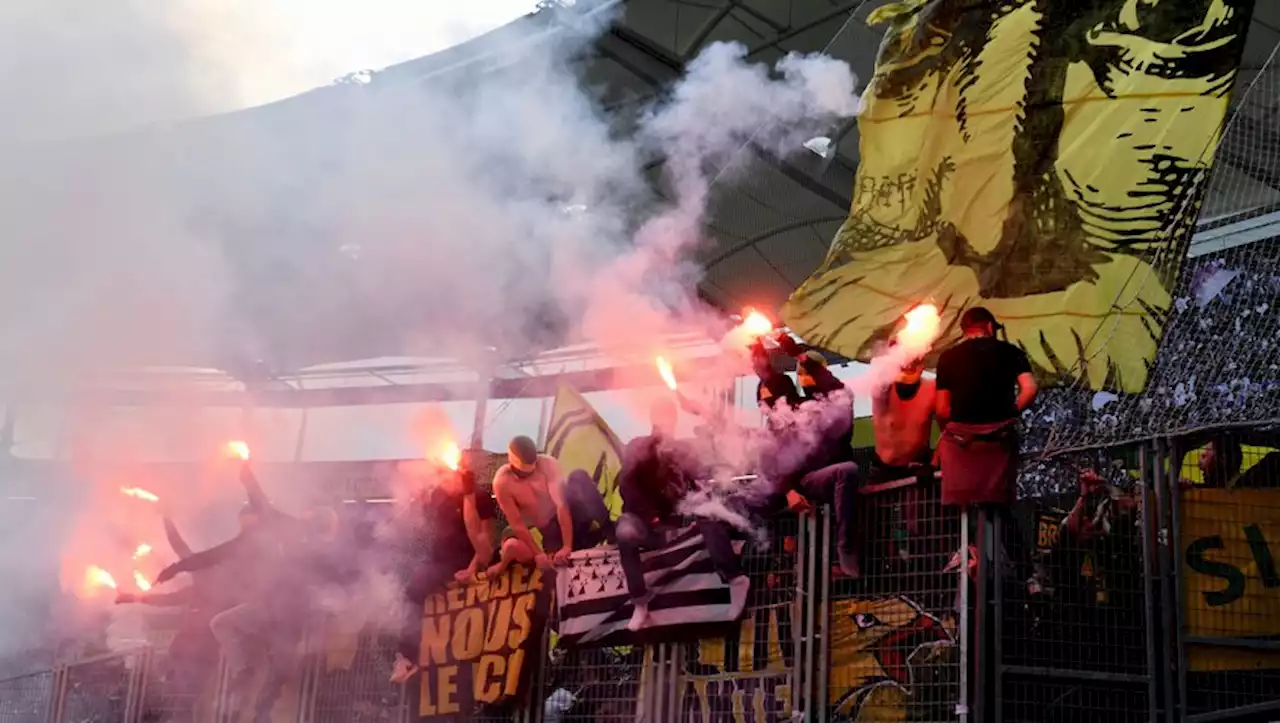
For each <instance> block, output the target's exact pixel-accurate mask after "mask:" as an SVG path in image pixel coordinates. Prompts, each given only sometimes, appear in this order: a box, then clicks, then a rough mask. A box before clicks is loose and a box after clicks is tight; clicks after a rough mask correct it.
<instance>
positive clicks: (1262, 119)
mask: <svg viewBox="0 0 1280 723" xmlns="http://www.w3.org/2000/svg"><path fill="white" fill-rule="evenodd" d="M883 4H885V0H843V1H842V0H623V2H622V5H623V12H622V16H621V19H620V21H619V22H617V23H616V24H614V25H613V26H612V27H611V28H610V29H609V30H608V32H607V33H605V34H604V35H603V36H602V37H601V38H600V39H599V41H598V42H597V43H596V46H595V52H594V53H593V54H592V55H591V57H590V58H589V60H587V61H584V64H583V66H582V68H581V72H582V74H583V78H584V81H585V82H586V83H587V84H588V85H590V86H591V87H593V88H598V89H601V90H602V93H603V100H604V103H605V105H606V107H607V108H608V109H609V110H610V111H613V112H616V113H618V114H620V115H624V116H625V115H626V114H627V112H628V111H629V110H633V109H636V108H639V107H641V106H642V105H643V104H645V103H646V102H648V101H649V100H651V99H653V98H654V97H656V96H658V95H659V94H661V93H662V92H663V91H664V89H666V88H668V87H669V86H670V84H671V83H672V82H673V81H674V80H675V79H677V78H678V77H679V76H680V75H681V73H682V70H683V68H684V65H685V64H686V63H687V62H688V61H689V60H690V59H692V58H693V57H694V56H695V55H696V54H697V53H698V51H699V50H700V49H702V48H703V47H705V46H706V45H707V44H709V43H712V42H715V41H738V42H741V43H743V44H745V45H746V46H747V47H748V49H749V52H750V58H751V59H753V60H758V61H762V62H769V63H772V62H773V61H775V60H777V59H778V58H780V57H781V56H783V55H784V54H786V53H788V52H792V51H797V52H803V53H807V52H817V51H825V52H826V53H828V54H830V55H832V56H834V57H837V58H840V59H843V60H845V61H847V62H849V63H850V64H851V65H852V67H853V68H854V70H855V72H856V73H857V75H858V76H859V78H861V79H865V78H867V77H869V75H870V74H871V70H872V67H873V63H874V58H875V53H876V50H877V47H878V44H879V41H880V37H881V31H880V29H878V28H871V27H868V26H867V24H866V22H865V20H866V17H867V16H868V14H869V13H870V12H871V11H872V10H873V9H875V8H876V7H879V6H881V5H883ZM540 15H542V17H538V15H535V16H529V17H526V18H523V19H521V20H518V21H516V23H515V24H513V26H509V27H507V28H502V29H499V30H496V31H494V32H492V33H489V34H487V35H485V36H482V37H480V38H477V39H476V40H474V41H472V42H469V43H465V44H463V45H460V46H457V47H454V48H451V49H449V50H447V51H444V52H441V53H437V54H435V55H432V56H428V57H425V58H421V59H418V60H415V61H410V62H407V63H404V64H401V65H398V66H395V67H392V68H389V69H387V70H385V71H381V72H378V73H359V74H354V75H353V76H350V77H349V78H347V79H345V82H339V83H336V84H334V85H332V86H329V87H325V88H321V89H318V90H315V91H311V92H309V93H306V94H303V95H300V96H297V97H295V98H291V99H288V100H285V101H281V102H279V103H274V104H271V105H268V106H264V107H261V108H255V109H250V110H246V111H241V112H238V113H233V114H228V115H224V116H218V117H214V118H208V119H202V120H198V121H193V122H190V123H184V124H179V125H175V126H172V127H170V128H167V129H164V130H163V131H160V132H159V135H161V136H165V137H167V138H168V141H167V142H171V143H172V144H174V146H173V147H184V146H191V147H196V146H200V145H202V144H204V143H205V142H206V141H209V140H210V139H214V140H215V141H216V139H217V137H218V136H219V135H220V133H221V132H222V131H223V130H224V129H227V128H231V127H234V126H236V125H237V124H251V125H254V126H258V127H260V129H266V130H267V132H268V133H270V134H274V135H275V136H276V137H280V138H282V139H283V138H285V137H287V136H288V135H289V134H290V132H291V127H293V126H295V125H297V121H296V119H298V118H299V117H306V116H310V115H312V114H325V113H330V112H332V111H333V109H334V108H335V107H337V106H336V104H337V103H345V102H347V101H348V99H349V97H350V96H351V95H352V94H357V93H368V92H369V89H370V88H372V89H376V88H377V87H378V86H379V85H380V84H384V83H403V82H405V81H406V80H413V79H423V78H429V77H431V76H433V75H437V74H441V73H450V72H457V71H459V70H460V69H464V68H471V69H472V70H474V69H475V66H477V65H480V66H484V65H486V64H487V63H488V61H489V59H490V58H492V57H493V55H494V53H495V50H497V51H499V52H511V51H509V50H502V49H503V47H504V43H508V42H509V41H510V39H511V38H513V37H527V35H528V28H529V25H528V24H530V23H533V24H536V23H543V24H544V25H545V24H546V23H547V19H546V15H547V14H546V13H542V14H540ZM549 32H551V30H549ZM1278 43H1280V3H1273V2H1258V3H1257V9H1256V10H1255V19H1254V23H1253V27H1252V29H1251V31H1250V36H1249V39H1248V43H1247V50H1246V58H1245V60H1244V63H1243V66H1244V67H1245V69H1246V72H1245V74H1244V76H1243V78H1242V81H1241V87H1244V86H1246V85H1248V84H1249V83H1250V82H1252V80H1253V78H1254V77H1255V76H1256V75H1257V72H1258V70H1259V69H1260V68H1263V67H1264V66H1265V65H1266V63H1267V60H1268V58H1269V57H1270V55H1271V53H1272V51H1273V50H1274V49H1275V48H1276V46H1277V44H1278ZM1273 74H1274V72H1273V73H1268V75H1273ZM1272 85H1276V84H1275V83H1272ZM1257 95H1259V96H1261V97H1260V100H1261V101H1262V102H1260V103H1251V104H1250V105H1251V106H1256V107H1251V108H1250V109H1249V111H1248V112H1247V113H1246V114H1245V117H1244V118H1243V120H1242V123H1245V124H1247V125H1248V128H1247V133H1240V134H1237V135H1238V136H1239V137H1240V139H1239V142H1234V141H1233V138H1234V136H1231V135H1229V137H1228V142H1227V143H1225V144H1224V148H1223V151H1222V153H1221V155H1220V161H1222V163H1220V165H1222V166H1223V168H1221V169H1220V170H1219V171H1218V175H1217V176H1216V177H1215V184H1214V193H1212V194H1211V196H1210V198H1209V199H1208V200H1207V202H1206V205H1205V209H1204V213H1203V218H1204V219H1205V220H1207V221H1210V222H1211V223H1212V225H1214V226H1215V227H1216V228H1217V229H1218V231H1217V233H1218V236H1219V237H1220V236H1222V235H1223V233H1224V232H1223V231H1222V230H1221V229H1223V228H1228V229H1229V228H1230V225H1231V224H1232V223H1237V222H1240V219H1241V212H1243V211H1246V210H1248V213H1247V214H1245V215H1246V216H1248V217H1250V218H1253V219H1254V220H1253V221H1252V223H1253V226H1252V227H1253V228H1255V232H1256V228H1257V227H1259V224H1261V223H1262V222H1260V221H1257V220H1256V219H1257V218H1263V219H1264V220H1265V219H1267V218H1268V217H1266V216H1265V213H1267V212H1274V211H1276V210H1277V208H1280V190H1278V189H1280V167H1266V166H1265V165H1264V166H1263V167H1259V164H1258V163H1257V162H1256V159H1258V158H1260V157H1272V158H1274V157H1275V154H1259V153H1257V146H1258V144H1259V143H1267V144H1275V145H1276V146H1277V147H1280V131H1278V130H1277V128H1280V124H1277V123H1276V114H1277V113H1280V104H1278V103H1277V101H1280V98H1277V96H1276V95H1275V94H1274V93H1259V94H1257ZM372 96H373V94H371V97H372ZM857 136H858V134H857V129H856V126H855V125H854V124H853V123H848V124H845V125H843V126H841V127H840V128H837V129H833V130H832V132H831V133H830V135H829V137H828V142H829V146H827V145H826V144H825V143H824V142H823V141H821V140H819V141H817V143H815V144H814V145H813V148H811V150H812V152H811V153H805V154H801V155H799V156H798V157H795V158H792V159H790V160H786V161H780V160H777V159H775V158H772V157H769V156H767V155H765V154H763V153H758V154H756V155H757V156H758V157H759V160H760V163H758V164H757V167H758V169H759V171H758V172H755V173H753V174H752V175H751V176H750V177H749V178H746V179H735V181H734V183H733V184H732V185H728V184H726V185H724V186H722V187H719V188H717V189H715V191H714V193H713V198H712V202H711V208H710V212H709V214H708V216H707V219H708V221H707V235H708V237H709V238H710V240H711V243H709V244H708V245H707V246H706V247H705V248H703V249H702V250H701V251H700V252H699V258H698V261H699V262H700V263H701V265H702V266H703V268H704V269H705V278H704V279H703V281H702V282H701V287H700V291H701V294H702V295H703V297H704V298H705V299H707V300H708V301H710V302H711V303H713V304H715V305H717V306H719V307H721V308H723V309H725V310H727V311H736V310H737V309H740V308H741V307H742V306H743V305H747V304H751V305H755V306H758V307H760V308H766V309H770V308H776V307H777V306H778V305H779V304H781V302H782V301H783V300H785V299H786V297H787V296H788V294H789V293H790V292H791V291H792V290H793V289H794V288H795V287H796V286H797V285H798V284H799V283H801V282H802V281H803V280H804V279H805V278H806V277H807V276H808V275H809V274H810V272H812V271H813V270H814V268H815V267H816V266H817V265H818V264H819V263H820V262H821V261H822V259H823V257H824V255H825V253H826V251H827V247H828V244H829V242H830V240H831V238H832V237H833V235H834V233H835V231H836V229H837V228H838V226H839V225H840V223H841V222H842V220H843V219H844V217H845V215H846V213H847V211H848V207H849V203H850V190H851V188H852V185H853V176H854V170H855V169H856V167H857V164H858V138H857ZM162 142H166V141H162ZM213 145H214V146H215V147H216V142H215V143H213ZM748 152H752V151H750V150H748ZM650 170H651V173H652V174H653V175H654V177H655V178H656V177H657V176H658V175H659V173H660V169H659V168H657V167H654V168H652V169H650ZM236 171H237V163H236V161H235V159H221V160H220V162H217V163H214V164H212V165H211V167H210V169H209V172H210V173H211V174H235V173H236ZM655 185H658V184H655ZM273 241H274V239H273ZM306 250H307V249H305V248H287V249H282V248H275V247H272V246H271V245H270V244H266V243H263V239H262V238H261V237H258V238H256V239H254V240H253V241H252V242H245V243H243V244H240V245H237V246H235V247H234V248H231V249H229V252H232V253H234V254H239V255H242V256H243V258H241V259H237V263H238V265H239V266H240V267H243V268H245V269H254V268H261V267H263V266H267V265H270V264H273V263H274V264H278V263H279V261H278V259H279V258H280V257H281V256H282V255H287V256H288V263H289V264H296V265H298V266H300V267H301V268H299V269H297V270H296V271H295V272H293V273H290V274H289V275H288V278H286V279H283V280H280V281H278V282H273V283H272V285H271V287H270V288H259V287H258V286H256V285H255V284H253V283H252V279H251V278H250V279H249V280H247V281H245V282H244V283H242V284H241V287H242V290H243V293H245V294H249V295H256V296H253V298H250V299H248V300H247V301H246V302H245V303H247V304H248V308H252V309H256V310H257V313H255V314H253V321H252V323H253V324H255V325H256V326H257V327H259V328H257V329H256V330H255V331H256V333H257V334H258V335H259V336H261V337H265V338H267V339H269V342H270V343H269V346H270V349H268V350H264V354H263V356H264V363H265V365H266V366H267V367H268V368H270V369H273V370H279V371H285V372H289V371H293V370H297V369H300V368H302V367H306V366H310V365H315V364H321V363H327V362H339V361H348V360H350V359H352V358H372V357H378V356H383V355H389V354H390V355H396V354H401V353H403V351H402V349H401V348H400V342H401V340H402V339H403V338H404V335H405V332H407V331H408V330H404V329H388V328H386V327H385V326H383V325H373V324H362V323H361V315H360V314H361V312H360V310H359V309H358V308H354V309H353V308H350V305H351V304H352V303H353V302H352V299H353V298H355V297H354V295H352V294H344V293H342V292H343V289H342V288H341V285H340V283H339V278H338V277H337V276H333V275H332V273H333V272H332V271H331V270H330V269H329V268H327V266H328V265H331V262H329V261H327V260H325V259H316V258H312V257H311V256H309V255H308V254H307V253H305V252H306ZM290 279H296V281H290ZM292 283H296V284H298V285H299V287H301V285H303V284H305V285H307V287H308V288H309V289H311V290H310V291H308V290H304V289H302V288H298V289H293V288H290V287H289V284H292ZM282 285H283V288H282ZM316 289H319V290H322V291H323V293H325V294H331V295H332V296H333V297H334V298H335V299H343V301H336V300H335V301H330V302H329V303H323V304H318V306H317V315H318V316H325V317H326V318H328V319H329V320H330V321H331V322H332V321H333V319H334V318H335V317H340V320H341V322H342V323H344V324H345V325H346V327H348V329H349V331H348V333H346V334H343V335H340V336H339V337H338V338H334V336H333V335H331V334H330V335H317V334H315V333H314V332H315V330H314V329H310V328H307V327H298V326H296V325H293V324H288V323H281V324H273V321H272V320H273V318H277V317H278V318H282V319H290V318H291V317H290V316H289V315H287V314H279V315H277V314H274V313H273V309H274V308H275V307H276V306H277V305H290V304H294V305H296V304H299V303H308V302H309V301H313V300H314V296H315V294H316V293H318V292H316V291H314V290H316ZM341 325H342V324H337V326H341ZM333 326H334V325H332V324H331V325H330V328H332V327H333ZM353 350H356V351H358V353H354V354H353V353H352V352H353ZM219 366H223V368H227V366H228V365H221V364H220V365H219ZM229 371H233V373H235V371H234V370H230V369H229Z"/></svg>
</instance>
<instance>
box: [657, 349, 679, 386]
mask: <svg viewBox="0 0 1280 723" xmlns="http://www.w3.org/2000/svg"><path fill="white" fill-rule="evenodd" d="M654 362H655V363H656V364H657V365H658V376H660V377H662V383H663V384H666V385H667V388H668V389H670V390H671V391H673V392H674V391H675V390H676V370H675V369H673V368H672V367H671V362H669V361H667V360H666V358H665V357H658V358H656V359H654Z"/></svg>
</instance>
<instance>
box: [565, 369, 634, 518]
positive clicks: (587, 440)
mask: <svg viewBox="0 0 1280 723" xmlns="http://www.w3.org/2000/svg"><path fill="white" fill-rule="evenodd" d="M546 453H547V454H549V455H551V456H552V457H555V458H556V459H557V460H558V461H559V462H560V466H561V467H562V468H563V469H564V470H565V471H566V472H567V471H568V470H574V469H582V470H586V471H587V473H588V474H590V475H591V478H592V479H594V480H595V482H596V487H597V488H599V490H600V494H601V495H602V496H603V497H604V503H605V505H607V506H608V507H609V514H610V516H612V517H613V519H615V520H616V519H618V516H619V515H621V514H622V494H621V493H620V492H619V491H618V470H620V469H622V442H621V441H619V440H618V436H617V435H616V434H614V433H613V430H612V429H610V428H609V425H608V424H606V423H605V421H604V420H603V419H601V418H600V415H599V414H597V413H596V410H595V408H594V407H592V406H591V403H590V402H588V401H587V400H586V399H585V398H583V396H582V395H581V394H579V393H578V392H577V391H576V390H574V389H573V388H572V387H569V386H566V385H563V384H562V385H560V388H559V389H557V390H556V401H555V404H554V405H553V406H552V407H551V422H550V424H549V425H548V426H547V445H546Z"/></svg>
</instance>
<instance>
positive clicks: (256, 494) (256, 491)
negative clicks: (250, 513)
mask: <svg viewBox="0 0 1280 723" xmlns="http://www.w3.org/2000/svg"><path fill="white" fill-rule="evenodd" d="M240 484H242V485H244V492H245V495H246V496H247V497H248V498H249V506H250V507H252V508H253V509H254V510H256V511H258V512H266V511H268V510H270V509H271V500H269V499H267V493H265V492H263V491H262V485H261V484H259V483H258V476H257V475H255V474H254V473H253V468H252V467H250V466H249V463H248V462H242V463H241V464H240Z"/></svg>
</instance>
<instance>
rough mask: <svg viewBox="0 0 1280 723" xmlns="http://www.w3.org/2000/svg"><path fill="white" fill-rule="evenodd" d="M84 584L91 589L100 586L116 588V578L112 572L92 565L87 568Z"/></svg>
mask: <svg viewBox="0 0 1280 723" xmlns="http://www.w3.org/2000/svg"><path fill="white" fill-rule="evenodd" d="M84 584H85V587H87V588H89V589H90V590H96V589H98V588H100V587H109V588H111V589H112V590H115V589H116V579H115V578H114V577H112V576H111V573H109V572H107V571H106V570H103V569H102V568H100V567H98V566H97V565H90V566H89V569H88V570H85V572H84Z"/></svg>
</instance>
